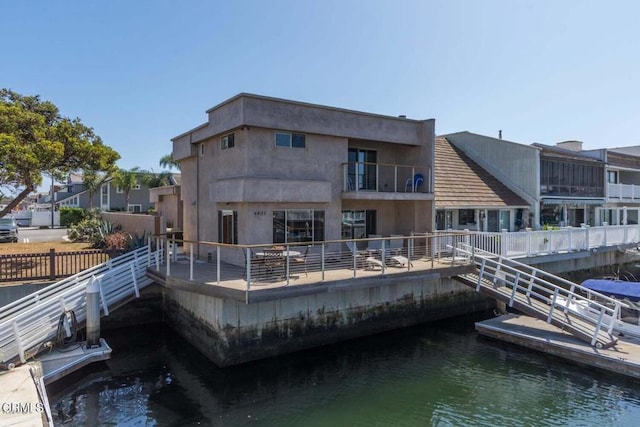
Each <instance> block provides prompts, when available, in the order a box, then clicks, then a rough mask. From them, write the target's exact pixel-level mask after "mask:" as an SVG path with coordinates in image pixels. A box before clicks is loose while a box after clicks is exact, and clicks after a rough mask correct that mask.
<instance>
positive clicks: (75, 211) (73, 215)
mask: <svg viewBox="0 0 640 427" xmlns="http://www.w3.org/2000/svg"><path fill="white" fill-rule="evenodd" d="M88 215H89V214H88V213H87V212H86V211H85V210H84V209H82V208H74V207H69V206H64V207H61V208H60V225H61V226H63V227H69V226H72V225H75V224H77V223H79V222H80V221H82V220H83V219H85V218H86V217H87V216H88Z"/></svg>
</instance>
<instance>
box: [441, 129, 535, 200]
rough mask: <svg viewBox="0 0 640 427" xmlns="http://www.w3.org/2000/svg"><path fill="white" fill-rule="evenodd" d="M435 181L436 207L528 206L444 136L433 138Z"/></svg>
mask: <svg viewBox="0 0 640 427" xmlns="http://www.w3.org/2000/svg"><path fill="white" fill-rule="evenodd" d="M434 180H435V185H434V187H435V200H436V208H482V207H507V206H508V207H516V206H517V207H525V206H529V204H528V203H527V202H526V201H525V200H524V199H522V198H521V197H520V196H518V195H517V194H515V193H514V192H513V191H511V190H509V189H508V188H507V187H506V186H505V185H504V184H502V183H501V182H500V181H498V180H497V179H496V178H495V177H494V176H493V175H491V174H490V173H489V172H487V171H486V170H484V169H483V168H481V167H480V165H478V164H477V163H476V162H474V161H473V160H471V159H470V158H469V157H468V156H467V155H466V154H465V153H464V152H463V151H462V150H460V149H459V148H457V147H455V146H454V145H453V144H451V143H450V142H449V141H447V139H446V138H444V137H437V138H436V145H435V174H434Z"/></svg>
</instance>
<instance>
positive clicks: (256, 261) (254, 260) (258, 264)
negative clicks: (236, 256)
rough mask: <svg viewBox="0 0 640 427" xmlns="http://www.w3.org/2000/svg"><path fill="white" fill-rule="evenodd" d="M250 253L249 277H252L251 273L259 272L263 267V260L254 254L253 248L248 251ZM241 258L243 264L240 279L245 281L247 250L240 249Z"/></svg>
mask: <svg viewBox="0 0 640 427" xmlns="http://www.w3.org/2000/svg"><path fill="white" fill-rule="evenodd" d="M249 250H250V252H251V275H252V276H253V273H254V272H255V270H256V269H258V270H260V269H261V268H262V267H263V266H264V258H262V257H259V256H257V255H256V252H255V250H254V249H253V248H250V249H249ZM241 251H242V257H243V259H244V264H242V271H243V273H242V278H243V279H246V278H247V249H246V248H242V249H241Z"/></svg>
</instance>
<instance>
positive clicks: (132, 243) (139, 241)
mask: <svg viewBox="0 0 640 427" xmlns="http://www.w3.org/2000/svg"><path fill="white" fill-rule="evenodd" d="M147 238H148V234H147V232H146V231H144V232H143V233H142V235H139V234H137V233H136V234H134V235H133V236H132V235H129V246H128V248H127V249H128V250H130V251H133V250H136V249H140V248H141V247H143V246H145V245H146V244H147Z"/></svg>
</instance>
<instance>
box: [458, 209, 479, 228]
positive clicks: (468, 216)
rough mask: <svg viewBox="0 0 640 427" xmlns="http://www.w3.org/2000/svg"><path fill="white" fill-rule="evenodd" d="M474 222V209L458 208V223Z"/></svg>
mask: <svg viewBox="0 0 640 427" xmlns="http://www.w3.org/2000/svg"><path fill="white" fill-rule="evenodd" d="M475 223H476V211H475V210H474V209H460V210H459V211H458V225H467V224H475Z"/></svg>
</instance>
